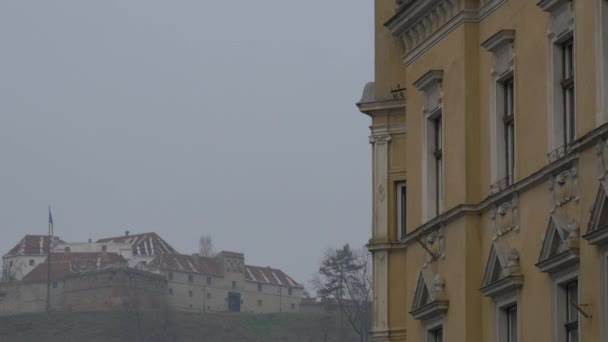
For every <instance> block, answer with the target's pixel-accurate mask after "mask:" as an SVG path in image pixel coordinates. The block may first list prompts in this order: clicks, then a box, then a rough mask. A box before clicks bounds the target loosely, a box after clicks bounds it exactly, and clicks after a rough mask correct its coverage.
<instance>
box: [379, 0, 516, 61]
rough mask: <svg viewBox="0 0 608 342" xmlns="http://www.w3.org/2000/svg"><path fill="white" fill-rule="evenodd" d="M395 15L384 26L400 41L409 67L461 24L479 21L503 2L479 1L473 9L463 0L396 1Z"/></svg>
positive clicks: (492, 0)
mask: <svg viewBox="0 0 608 342" xmlns="http://www.w3.org/2000/svg"><path fill="white" fill-rule="evenodd" d="M399 1H400V2H398V4H399V5H400V6H399V9H398V10H397V13H396V14H395V15H394V16H393V17H392V18H391V19H389V20H388V21H387V22H386V23H385V24H384V26H386V27H387V28H388V29H389V31H390V32H391V33H392V34H393V35H394V36H396V37H398V38H399V39H401V41H402V42H403V45H404V49H405V55H404V57H403V61H404V63H405V64H406V65H407V64H410V63H411V62H413V61H414V60H415V59H416V58H418V57H419V56H421V55H422V54H423V53H424V52H426V51H427V50H429V49H430V48H431V47H432V46H434V45H435V44H436V43H437V42H438V41H440V40H441V39H443V38H444V37H445V36H447V35H448V34H449V33H450V32H452V31H454V30H455V29H456V28H457V27H459V26H460V24H462V23H464V22H479V21H480V20H482V19H483V18H485V17H486V16H488V15H489V14H490V13H492V12H493V11H494V10H495V9H497V8H498V7H499V6H500V5H502V4H503V3H505V2H506V0H482V1H481V3H482V4H481V6H480V7H479V8H477V9H469V8H465V5H464V4H465V1H463V0H399Z"/></svg>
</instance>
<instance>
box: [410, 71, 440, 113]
mask: <svg viewBox="0 0 608 342" xmlns="http://www.w3.org/2000/svg"><path fill="white" fill-rule="evenodd" d="M442 82H443V70H429V71H428V72H426V73H425V74H424V75H422V76H421V77H420V78H419V79H418V80H416V82H414V86H415V87H416V89H418V90H419V91H422V92H424V107H423V110H422V112H423V113H424V115H426V116H430V117H432V116H434V115H435V113H438V112H439V110H440V109H441V108H442V106H443V89H442Z"/></svg>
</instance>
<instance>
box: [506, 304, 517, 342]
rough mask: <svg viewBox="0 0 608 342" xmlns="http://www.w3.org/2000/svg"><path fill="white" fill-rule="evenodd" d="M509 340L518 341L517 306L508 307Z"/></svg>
mask: <svg viewBox="0 0 608 342" xmlns="http://www.w3.org/2000/svg"><path fill="white" fill-rule="evenodd" d="M507 321H508V324H507V325H508V329H509V331H508V338H507V341H508V342H517V307H516V306H513V307H511V308H509V309H507Z"/></svg>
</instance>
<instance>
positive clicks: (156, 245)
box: [97, 232, 178, 256]
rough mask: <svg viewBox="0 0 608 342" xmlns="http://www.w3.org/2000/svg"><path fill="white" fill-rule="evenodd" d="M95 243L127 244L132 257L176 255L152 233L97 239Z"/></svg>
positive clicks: (173, 250)
mask: <svg viewBox="0 0 608 342" xmlns="http://www.w3.org/2000/svg"><path fill="white" fill-rule="evenodd" d="M97 242H100V243H101V242H119V243H129V244H131V246H133V255H148V256H153V255H159V254H163V253H170V254H178V253H177V251H176V250H175V248H173V247H171V245H169V244H168V243H167V241H165V240H163V239H162V238H161V237H160V236H158V234H156V233H154V232H151V233H143V234H135V235H127V234H125V235H122V236H116V237H111V238H105V239H99V240H97Z"/></svg>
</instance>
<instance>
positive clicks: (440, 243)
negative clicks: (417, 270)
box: [419, 225, 445, 268]
mask: <svg viewBox="0 0 608 342" xmlns="http://www.w3.org/2000/svg"><path fill="white" fill-rule="evenodd" d="M444 231H445V227H444V226H443V225H439V226H438V227H436V228H435V229H434V230H432V231H431V232H429V233H428V234H427V235H426V236H425V237H423V238H421V239H420V240H419V242H420V243H421V244H422V245H423V246H422V247H423V248H422V249H423V255H422V257H423V260H424V264H423V265H422V268H427V267H428V266H429V265H431V264H432V263H434V262H436V261H437V260H440V259H441V260H443V259H445V238H444Z"/></svg>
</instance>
